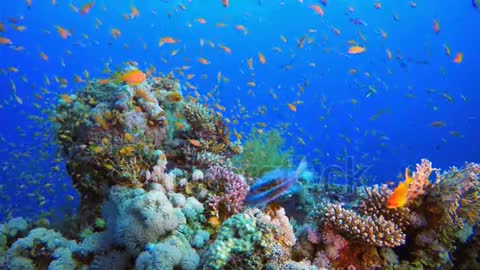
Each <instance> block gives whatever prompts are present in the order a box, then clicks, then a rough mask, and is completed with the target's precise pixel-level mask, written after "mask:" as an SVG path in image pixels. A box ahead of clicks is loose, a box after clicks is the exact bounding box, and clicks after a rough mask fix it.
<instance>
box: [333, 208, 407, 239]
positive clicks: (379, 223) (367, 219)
mask: <svg viewBox="0 0 480 270" xmlns="http://www.w3.org/2000/svg"><path fill="white" fill-rule="evenodd" d="M325 207H326V213H325V222H326V223H328V224H329V225H330V226H331V227H332V228H335V230H336V231H338V232H340V233H341V234H344V235H345V236H346V237H347V238H349V239H352V240H356V241H360V242H363V243H367V244H370V245H375V246H377V247H383V246H386V247H395V246H400V245H403V244H405V237H406V236H405V234H404V233H403V232H402V230H401V229H400V228H399V227H398V225H396V224H395V223H394V222H392V221H389V220H386V219H385V218H384V217H383V216H378V217H377V216H368V215H366V216H363V215H360V214H357V213H355V212H354V211H352V210H348V209H344V208H342V207H341V206H340V205H339V204H331V203H328V204H326V205H325Z"/></svg>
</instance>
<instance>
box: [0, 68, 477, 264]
mask: <svg viewBox="0 0 480 270" xmlns="http://www.w3.org/2000/svg"><path fill="white" fill-rule="evenodd" d="M181 91H182V87H181V85H180V84H179V82H178V81H177V80H175V79H174V78H173V76H172V75H168V76H166V77H162V78H155V77H152V78H149V79H147V80H146V81H145V82H144V83H142V84H139V85H137V86H129V85H121V84H118V83H116V82H108V83H105V82H102V81H90V82H88V84H87V86H86V87H85V89H81V90H79V91H78V92H77V93H75V94H73V95H63V96H61V100H60V103H59V105H58V106H57V109H56V112H57V115H56V117H55V120H56V122H57V124H58V127H57V138H58V141H59V142H60V144H61V148H62V153H63V154H64V156H65V157H66V159H67V169H68V172H69V174H70V176H71V178H72V181H73V184H74V187H75V188H76V189H77V190H78V191H79V193H80V198H81V208H80V212H79V215H78V217H77V218H76V219H74V220H78V221H79V222H78V223H80V225H81V226H78V227H77V226H73V228H71V230H70V232H69V233H68V234H63V235H62V233H61V232H60V231H58V230H55V229H54V228H52V227H50V225H49V224H48V223H45V222H43V223H42V225H43V227H42V226H40V225H41V224H40V223H39V222H38V223H36V224H35V223H33V224H32V223H31V222H27V221H25V220H23V219H21V218H16V219H12V220H10V221H9V223H7V224H3V225H0V268H2V269H3V268H5V269H52V270H53V269H139V270H153V269H186V270H189V269H199V268H203V269H456V268H458V269H469V268H468V267H469V266H472V267H476V266H478V265H479V263H478V256H477V255H472V254H478V250H480V244H479V243H480V240H479V238H480V237H479V233H478V231H477V230H476V229H477V226H478V223H479V222H480V197H479V195H478V192H479V191H480V182H479V176H480V166H479V165H477V164H473V163H469V164H466V165H465V167H464V168H461V169H459V168H455V167H452V168H451V169H450V170H449V171H447V172H443V173H441V172H440V170H438V169H434V168H433V167H432V164H431V163H430V162H429V161H428V160H425V159H424V160H422V161H421V164H417V166H416V171H415V172H413V174H412V179H413V181H412V183H411V185H410V186H409V187H408V193H407V203H406V204H405V206H403V207H398V208H394V209H389V208H387V206H386V202H387V200H388V199H389V197H390V196H391V195H392V192H393V191H392V190H391V189H390V188H389V187H388V186H387V185H380V186H378V185H375V186H372V187H362V188H351V187H349V186H347V185H341V184H331V183H316V182H314V181H311V180H308V179H302V180H301V181H298V182H297V183H296V184H295V191H296V192H297V193H292V194H293V195H292V194H290V195H291V196H289V197H288V198H286V199H284V200H277V201H275V202H273V203H270V204H269V205H267V206H266V207H265V208H264V209H258V208H250V207H245V206H244V200H245V197H246V195H247V193H248V190H249V185H248V184H250V183H251V182H252V181H253V180H254V179H255V178H257V177H259V176H261V175H263V174H264V173H266V172H268V171H271V170H272V169H277V168H279V167H287V166H288V165H289V160H290V156H291V154H292V152H291V151H282V150H283V149H282V148H283V140H282V139H281V137H280V134H279V133H278V132H277V131H270V132H265V133H262V132H257V133H252V134H251V139H250V141H249V142H248V143H247V144H246V145H245V148H244V150H245V151H244V152H243V154H242V155H241V156H240V157H238V158H237V159H235V158H234V156H235V155H236V154H238V153H240V152H242V147H241V146H240V144H239V143H238V142H235V143H232V142H231V141H230V133H229V128H228V127H227V125H226V123H225V122H224V121H223V120H222V116H221V114H219V113H215V112H214V111H213V110H211V109H209V108H208V107H207V106H206V105H204V104H201V103H199V102H198V101H199V100H201V99H200V96H199V95H198V94H196V97H191V96H188V97H187V98H185V99H184V96H183V95H182V92H181ZM235 132H236V131H235ZM254 132H255V131H254ZM236 135H237V138H240V137H241V136H239V134H238V133H236ZM232 158H234V162H232ZM234 164H235V165H237V166H238V167H237V168H236V167H235V166H234ZM432 173H435V175H436V181H434V182H433V181H431V180H430V178H431V175H432ZM242 174H244V175H247V176H249V178H245V177H244V176H243V175H242ZM337 191H338V192H337ZM319 194H320V195H319ZM325 194H326V195H327V196H323V195H325ZM296 199H298V200H296ZM293 200H296V201H295V202H294V203H293V202H292V201H293ZM67 235H68V236H67ZM467 263H468V264H467Z"/></svg>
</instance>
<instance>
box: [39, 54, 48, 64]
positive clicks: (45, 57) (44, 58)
mask: <svg viewBox="0 0 480 270" xmlns="http://www.w3.org/2000/svg"><path fill="white" fill-rule="evenodd" d="M40 57H41V58H42V60H43V61H45V62H48V56H47V55H46V54H45V53H44V52H40Z"/></svg>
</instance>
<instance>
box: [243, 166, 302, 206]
mask: <svg viewBox="0 0 480 270" xmlns="http://www.w3.org/2000/svg"><path fill="white" fill-rule="evenodd" d="M306 168H307V161H306V159H305V158H303V159H302V161H301V162H300V164H299V165H298V167H297V170H296V171H293V170H290V169H277V170H273V171H271V172H269V173H267V174H265V175H264V176H262V177H261V178H260V179H258V180H257V181H256V182H255V183H254V184H253V185H252V186H251V187H250V191H249V192H248V195H247V197H246V198H245V203H246V204H247V205H250V206H256V207H263V206H265V205H267V204H268V203H270V202H271V201H273V200H275V199H277V198H278V197H280V196H282V195H285V194H287V193H288V191H289V189H290V187H291V186H292V185H293V184H295V183H296V182H297V179H298V178H299V176H300V175H302V173H303V172H304V171H305V170H306Z"/></svg>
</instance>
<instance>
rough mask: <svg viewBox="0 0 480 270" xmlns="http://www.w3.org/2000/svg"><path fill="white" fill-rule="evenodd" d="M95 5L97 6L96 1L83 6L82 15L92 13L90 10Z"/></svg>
mask: <svg viewBox="0 0 480 270" xmlns="http://www.w3.org/2000/svg"><path fill="white" fill-rule="evenodd" d="M94 4H95V1H92V2H88V3H86V4H85V5H83V6H82V8H81V9H80V14H82V15H87V14H88V13H89V12H90V10H91V9H92V8H93V5H94Z"/></svg>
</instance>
